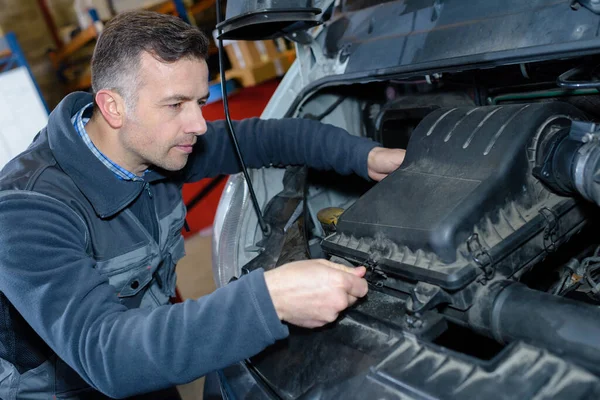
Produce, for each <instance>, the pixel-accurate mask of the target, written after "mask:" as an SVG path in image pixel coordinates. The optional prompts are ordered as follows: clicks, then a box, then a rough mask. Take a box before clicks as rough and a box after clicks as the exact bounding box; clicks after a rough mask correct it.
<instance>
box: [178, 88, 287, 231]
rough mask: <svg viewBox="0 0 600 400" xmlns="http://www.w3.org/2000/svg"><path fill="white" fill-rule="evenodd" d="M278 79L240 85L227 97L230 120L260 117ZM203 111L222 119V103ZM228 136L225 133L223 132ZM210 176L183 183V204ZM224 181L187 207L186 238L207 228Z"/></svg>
mask: <svg viewBox="0 0 600 400" xmlns="http://www.w3.org/2000/svg"><path fill="white" fill-rule="evenodd" d="M279 82H280V81H279V79H276V80H272V81H268V82H265V83H263V84H260V85H258V86H254V87H249V88H243V89H241V90H239V91H238V92H235V93H233V94H231V95H229V96H228V100H229V101H228V103H229V112H230V116H231V119H232V120H239V119H244V118H252V117H259V116H260V114H261V113H262V112H263V110H264V109H265V107H266V105H267V103H268V102H269V99H270V98H271V96H272V95H273V92H275V89H277V85H279ZM202 113H203V115H204V118H205V119H206V120H207V121H217V120H221V119H225V112H224V110H223V102H222V101H218V102H215V103H211V104H207V105H206V106H204V107H203V108H202ZM223 134H224V135H227V134H228V133H227V132H223ZM210 181H211V179H210V178H207V179H202V180H200V181H198V182H194V183H188V184H185V185H184V186H183V201H184V203H185V204H189V202H190V201H191V200H192V199H193V198H194V196H195V195H196V194H198V193H199V192H200V191H201V190H202V189H203V188H204V187H205V186H206V185H207V184H209V183H210ZM226 182H227V180H226V179H225V180H223V181H222V182H221V183H219V185H217V187H215V188H214V189H213V190H212V191H211V192H210V193H209V194H208V195H207V196H206V197H204V199H202V201H200V202H199V203H198V204H196V205H195V206H194V207H193V208H192V209H191V210H188V214H187V223H188V225H189V228H190V232H187V231H186V230H185V229H184V230H183V232H182V233H183V236H184V237H189V236H191V235H194V234H196V233H198V232H199V231H201V230H203V229H206V228H208V227H210V226H212V224H213V220H214V218H215V212H216V211H217V206H218V204H219V200H220V198H221V193H222V192H223V189H224V188H225V184H226Z"/></svg>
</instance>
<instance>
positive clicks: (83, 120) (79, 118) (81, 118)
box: [71, 103, 147, 181]
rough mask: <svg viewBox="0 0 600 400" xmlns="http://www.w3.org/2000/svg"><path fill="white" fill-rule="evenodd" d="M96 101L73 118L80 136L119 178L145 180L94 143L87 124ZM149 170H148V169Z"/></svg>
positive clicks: (84, 107)
mask: <svg viewBox="0 0 600 400" xmlns="http://www.w3.org/2000/svg"><path fill="white" fill-rule="evenodd" d="M93 104H94V103H88V104H87V105H85V106H83V107H82V108H81V110H79V111H78V112H77V113H76V114H75V115H74V116H73V117H72V118H71V122H72V123H73V126H74V127H75V130H76V131H77V133H78V134H79V136H80V137H81V138H82V139H83V141H84V143H85V144H86V146H87V147H88V149H90V151H91V152H92V153H93V154H94V156H96V158H97V159H98V160H100V162H102V164H104V165H105V166H106V168H108V169H109V170H111V171H112V172H113V173H114V174H115V175H116V176H117V178H119V179H121V180H123V181H144V179H143V178H142V177H140V176H137V175H136V174H134V173H132V172H129V171H127V170H126V169H125V168H123V167H121V166H119V165H118V164H116V163H115V162H113V161H112V160H111V159H110V158H108V157H106V156H105V155H104V154H103V153H102V152H101V151H100V150H98V148H97V147H96V146H95V145H94V143H93V142H92V140H91V139H90V137H89V135H88V133H87V132H86V130H85V125H86V124H87V123H88V122H89V121H90V115H91V112H92V105H93ZM146 172H147V171H146Z"/></svg>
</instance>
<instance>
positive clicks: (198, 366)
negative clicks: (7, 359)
mask: <svg viewBox="0 0 600 400" xmlns="http://www.w3.org/2000/svg"><path fill="white" fill-rule="evenodd" d="M0 210H2V211H1V212H0V291H1V292H3V293H4V294H5V295H6V297H7V298H8V300H9V301H10V302H11V303H12V304H13V305H14V307H15V308H16V309H17V311H18V312H19V313H20V314H21V315H22V316H23V317H24V318H25V320H26V321H27V322H28V323H29V324H30V325H31V327H32V328H33V329H34V330H35V331H36V332H37V333H38V334H39V335H40V336H41V338H42V339H43V340H44V341H45V342H46V343H47V344H48V345H49V346H50V347H51V348H52V349H53V350H54V351H55V352H56V353H57V354H58V356H59V357H60V358H61V359H63V360H64V361H65V362H67V364H69V365H70V366H71V367H72V368H73V369H75V371H77V372H78V373H79V374H80V375H81V376H82V377H83V378H84V380H86V381H87V382H88V383H89V384H90V385H91V386H92V387H95V388H96V389H98V390H99V391H101V392H103V393H105V394H107V395H109V396H111V397H126V396H131V395H134V394H137V393H141V392H149V391H153V390H157V389H161V388H165V387H170V386H173V385H175V384H181V383H185V382H189V381H191V380H193V379H196V378H198V377H200V376H202V375H204V374H206V373H208V372H210V371H212V370H214V369H218V368H223V367H225V366H227V365H230V364H231V363H234V362H237V361H240V360H242V359H244V358H247V357H250V356H252V355H254V354H256V353H258V352H260V351H261V350H262V349H264V348H265V347H266V346H268V345H270V344H272V343H274V342H275V341H276V340H278V339H281V338H283V337H285V336H287V334H288V330H287V327H286V326H285V325H284V324H282V323H281V322H280V320H279V317H278V315H277V313H276V311H275V308H274V306H273V303H272V301H271V299H270V297H269V293H268V289H267V287H266V283H265V280H264V277H263V272H262V271H261V270H257V271H255V272H253V273H251V274H248V275H246V276H243V277H242V278H240V279H239V280H237V281H235V282H232V283H231V284H230V285H227V286H226V287H224V288H221V289H218V290H217V291H215V292H214V293H213V294H211V295H209V296H206V297H204V298H201V299H199V300H197V301H186V302H184V303H179V304H175V305H169V306H162V307H158V308H156V309H154V310H147V309H132V310H128V309H127V308H126V307H125V306H124V305H122V304H121V303H120V302H119V300H118V297H117V292H116V290H115V289H114V288H113V287H112V286H111V285H109V283H108V280H107V279H106V278H105V277H103V276H102V275H100V274H99V273H98V272H97V271H96V270H95V269H94V260H93V259H92V258H90V257H89V256H88V255H87V254H86V253H85V250H84V249H85V248H86V229H85V226H84V224H83V220H81V219H80V218H79V217H78V215H77V214H75V212H74V211H72V210H71V209H70V208H68V207H67V206H66V205H65V204H62V203H60V202H58V201H57V200H54V199H52V198H50V197H47V196H42V195H36V194H30V195H23V194H18V195H10V194H9V195H6V194H4V195H3V196H2V199H1V200H0Z"/></svg>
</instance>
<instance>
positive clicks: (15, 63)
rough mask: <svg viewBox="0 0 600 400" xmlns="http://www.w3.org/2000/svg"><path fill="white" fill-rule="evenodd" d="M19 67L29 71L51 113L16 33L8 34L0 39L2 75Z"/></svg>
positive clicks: (48, 110) (48, 111)
mask: <svg viewBox="0 0 600 400" xmlns="http://www.w3.org/2000/svg"><path fill="white" fill-rule="evenodd" d="M19 67H25V68H26V69H27V73H28V74H29V76H30V77H31V80H32V82H33V84H34V85H35V88H36V90H37V92H38V94H39V96H40V99H41V101H42V104H44V108H45V109H46V112H47V113H50V109H49V108H48V104H46V100H45V99H44V96H42V92H41V90H40V87H39V86H38V84H37V82H36V80H35V77H34V76H33V73H32V72H31V68H30V67H29V63H28V62H27V59H26V58H25V54H23V50H22V49H21V46H20V45H19V42H18V40H17V36H16V35H15V34H14V32H8V33H7V34H6V35H5V36H4V37H0V73H2V72H6V71H10V70H11V69H14V68H19Z"/></svg>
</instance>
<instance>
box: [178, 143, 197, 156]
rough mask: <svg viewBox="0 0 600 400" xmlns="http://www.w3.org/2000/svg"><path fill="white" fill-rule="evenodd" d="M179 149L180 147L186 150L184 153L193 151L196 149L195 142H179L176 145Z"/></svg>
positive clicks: (181, 149)
mask: <svg viewBox="0 0 600 400" xmlns="http://www.w3.org/2000/svg"><path fill="white" fill-rule="evenodd" d="M175 147H176V148H177V149H179V150H180V151H182V152H184V153H187V154H189V153H191V152H192V150H193V149H194V145H193V144H179V145H177V146H175Z"/></svg>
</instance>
